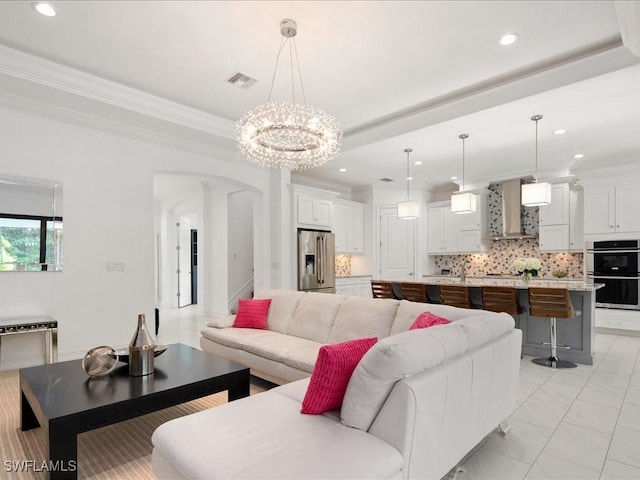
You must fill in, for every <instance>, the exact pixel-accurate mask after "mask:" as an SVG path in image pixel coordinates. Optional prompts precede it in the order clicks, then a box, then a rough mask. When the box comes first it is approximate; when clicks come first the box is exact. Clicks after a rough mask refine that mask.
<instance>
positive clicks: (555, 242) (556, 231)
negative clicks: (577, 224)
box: [539, 223, 569, 252]
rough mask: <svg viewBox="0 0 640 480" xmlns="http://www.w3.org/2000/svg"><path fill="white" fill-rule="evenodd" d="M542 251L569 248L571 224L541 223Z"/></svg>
mask: <svg viewBox="0 0 640 480" xmlns="http://www.w3.org/2000/svg"><path fill="white" fill-rule="evenodd" d="M539 248H540V251H541V252H566V251H567V250H569V224H568V223H565V224H564V225H540V245H539Z"/></svg>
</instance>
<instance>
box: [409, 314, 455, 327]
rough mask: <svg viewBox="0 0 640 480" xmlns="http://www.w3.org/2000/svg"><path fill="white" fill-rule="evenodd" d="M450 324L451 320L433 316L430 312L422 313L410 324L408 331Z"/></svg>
mask: <svg viewBox="0 0 640 480" xmlns="http://www.w3.org/2000/svg"><path fill="white" fill-rule="evenodd" d="M447 323H451V320H447V319H446V318H442V317H439V316H438V315H434V314H433V313H431V312H424V313H421V314H420V315H418V318H416V319H415V321H414V322H413V323H412V324H411V326H410V327H409V330H415V329H416V328H427V327H433V326H434V325H446V324H447Z"/></svg>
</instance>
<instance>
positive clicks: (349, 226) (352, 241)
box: [331, 200, 364, 254]
mask: <svg viewBox="0 0 640 480" xmlns="http://www.w3.org/2000/svg"><path fill="white" fill-rule="evenodd" d="M332 208H333V213H332V228H331V231H332V232H333V233H334V234H335V237H336V253H340V254H362V253H364V204H362V203H357V202H347V201H345V200H334V202H333V207H332Z"/></svg>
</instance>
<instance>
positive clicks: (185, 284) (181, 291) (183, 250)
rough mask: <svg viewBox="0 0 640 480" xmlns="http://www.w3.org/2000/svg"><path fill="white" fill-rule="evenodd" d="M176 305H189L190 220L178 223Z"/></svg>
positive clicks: (181, 218)
mask: <svg viewBox="0 0 640 480" xmlns="http://www.w3.org/2000/svg"><path fill="white" fill-rule="evenodd" d="M177 252H178V307H185V306H187V305H191V222H190V221H189V220H188V219H187V218H184V217H180V223H178V247H177Z"/></svg>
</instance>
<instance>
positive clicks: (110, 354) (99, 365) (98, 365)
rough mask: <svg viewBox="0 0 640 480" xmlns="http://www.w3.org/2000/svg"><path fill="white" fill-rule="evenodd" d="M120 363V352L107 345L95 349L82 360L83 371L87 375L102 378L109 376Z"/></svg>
mask: <svg viewBox="0 0 640 480" xmlns="http://www.w3.org/2000/svg"><path fill="white" fill-rule="evenodd" d="M117 363H118V352H116V351H115V349H113V348H111V347H107V346H106V345H103V346H100V347H94V348H92V349H91V350H89V351H88V352H87V353H86V354H85V355H84V358H83V359H82V369H83V370H84V371H85V373H86V374H87V375H90V376H92V377H101V376H103V375H108V374H109V373H111V371H112V370H113V369H114V368H115V367H116V364H117Z"/></svg>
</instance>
